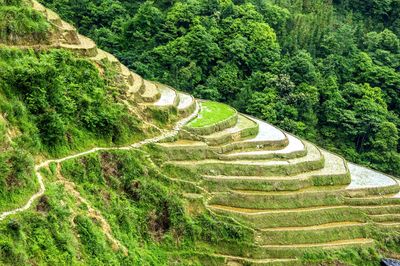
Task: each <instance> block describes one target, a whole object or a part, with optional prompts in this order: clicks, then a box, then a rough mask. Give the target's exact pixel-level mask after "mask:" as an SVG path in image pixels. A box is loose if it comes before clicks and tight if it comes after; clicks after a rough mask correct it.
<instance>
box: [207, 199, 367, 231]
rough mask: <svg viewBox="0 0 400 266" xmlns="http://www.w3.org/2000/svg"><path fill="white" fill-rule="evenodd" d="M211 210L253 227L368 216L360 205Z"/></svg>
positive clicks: (360, 220) (331, 221)
mask: <svg viewBox="0 0 400 266" xmlns="http://www.w3.org/2000/svg"><path fill="white" fill-rule="evenodd" d="M207 208H209V209H210V210H211V211H213V212H216V213H219V214H222V215H226V216H229V217H232V218H234V219H235V220H238V221H240V222H242V223H245V224H248V225H250V226H252V227H254V228H258V229H263V228H266V227H268V228H274V227H290V226H298V227H300V226H316V225H320V224H327V223H334V222H345V221H357V222H366V221H367V220H368V216H367V215H366V214H365V213H364V212H363V210H362V208H361V207H358V208H355V207H349V206H346V205H339V206H319V207H307V208H294V209H280V210H279V209H252V208H235V207H229V206H221V205H208V206H207Z"/></svg>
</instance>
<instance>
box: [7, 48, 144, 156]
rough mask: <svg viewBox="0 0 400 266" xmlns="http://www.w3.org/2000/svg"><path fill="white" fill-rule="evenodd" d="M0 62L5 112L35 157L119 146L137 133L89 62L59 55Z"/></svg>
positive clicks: (10, 54)
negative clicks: (99, 143) (91, 144)
mask: <svg viewBox="0 0 400 266" xmlns="http://www.w3.org/2000/svg"><path fill="white" fill-rule="evenodd" d="M0 60H1V61H0V63H1V65H2V68H1V71H0V77H1V79H2V81H3V82H2V86H1V87H0V89H1V94H2V95H3V106H2V108H1V109H2V112H3V113H7V115H8V117H7V119H8V120H9V121H10V123H11V124H12V125H14V126H16V127H19V128H20V129H21V130H22V131H23V134H22V136H21V138H22V139H21V140H16V141H17V142H18V141H20V142H21V145H24V146H28V147H31V149H30V151H31V152H49V153H52V154H55V155H56V154H61V153H66V152H68V151H69V150H76V149H82V147H81V146H82V145H84V146H86V145H87V144H88V142H90V141H96V139H102V141H104V142H106V143H117V144H118V143H123V142H127V141H129V140H131V139H132V137H131V136H129V135H130V134H129V133H130V132H139V131H138V126H139V123H138V121H137V120H136V119H135V118H134V117H132V116H129V115H128V112H126V107H125V106H123V105H122V104H119V103H118V102H117V101H116V100H115V99H116V98H115V96H116V95H118V92H115V90H114V89H113V88H112V87H110V86H109V85H108V83H107V82H106V81H105V80H104V79H103V78H102V77H101V76H100V75H99V72H98V70H97V69H96V67H95V66H94V65H93V64H92V63H90V62H89V61H87V60H84V59H79V58H76V57H74V56H73V55H72V54H70V53H67V52H63V51H58V50H54V51H49V52H43V53H39V54H35V53H33V52H32V51H30V52H20V51H17V50H8V49H2V50H1V51H0ZM116 93H117V94H116ZM10 103H13V104H10ZM24 133H29V136H30V140H28V139H25V138H26V137H27V135H25V134H24ZM29 142H31V143H29ZM85 143H86V144H85Z"/></svg>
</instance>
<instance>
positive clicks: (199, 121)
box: [181, 102, 238, 140]
mask: <svg viewBox="0 0 400 266" xmlns="http://www.w3.org/2000/svg"><path fill="white" fill-rule="evenodd" d="M237 120H238V113H237V111H236V110H235V109H233V108H232V107H230V106H228V105H226V104H222V103H216V102H201V110H200V112H199V114H198V116H197V118H195V119H193V120H192V121H191V122H189V123H188V124H187V125H186V126H185V127H184V131H181V137H182V138H186V139H194V140H196V135H209V134H212V133H215V132H218V131H222V130H224V129H227V128H230V127H233V126H234V125H235V124H236V123H237Z"/></svg>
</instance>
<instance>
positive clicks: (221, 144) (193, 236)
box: [0, 0, 400, 265]
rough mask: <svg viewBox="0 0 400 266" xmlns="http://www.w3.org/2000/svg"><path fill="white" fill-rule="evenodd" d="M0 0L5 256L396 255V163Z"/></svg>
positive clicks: (33, 261)
mask: <svg viewBox="0 0 400 266" xmlns="http://www.w3.org/2000/svg"><path fill="white" fill-rule="evenodd" d="M0 3H1V4H2V5H1V6H0V12H11V13H12V14H14V13H13V12H14V11H9V10H20V11H18V12H17V14H18V16H14V15H10V16H7V18H9V19H7V20H6V21H5V22H4V24H1V27H2V28H1V29H2V32H3V33H4V35H2V36H3V37H2V38H1V39H0V42H1V44H0V66H1V67H0V97H1V98H0V103H1V104H0V111H1V112H0V114H1V119H0V129H1V135H0V137H1V139H0V141H1V156H0V166H1V170H2V171H1V174H0V182H1V185H0V189H1V193H0V232H1V234H0V263H1V264H4V265H310V264H319V265H320V264H321V263H322V264H340V263H344V264H355V265H377V264H378V263H379V259H380V258H381V257H382V256H384V255H390V256H399V255H398V254H399V249H398V248H399V241H400V240H399V237H398V230H400V229H399V228H400V223H399V213H400V196H399V195H400V193H399V192H400V186H399V184H398V182H397V180H396V179H394V178H393V177H391V176H388V175H384V174H381V173H379V172H375V171H373V170H370V169H367V168H364V167H361V166H358V165H355V164H352V163H348V162H347V161H346V160H345V159H343V158H342V157H340V156H338V155H335V154H332V153H330V152H328V151H326V150H323V149H320V148H319V147H318V146H316V145H314V144H312V143H310V142H308V141H304V140H302V139H300V138H298V137H296V136H294V135H292V134H289V133H287V132H285V131H282V130H280V129H278V128H276V127H274V126H272V125H270V124H268V123H267V122H264V121H262V120H259V119H257V118H254V117H252V116H249V115H245V114H241V113H239V112H238V111H237V110H236V109H234V108H233V107H230V106H228V105H225V104H222V103H218V102H210V101H203V100H198V99H195V98H194V97H192V96H191V95H189V94H186V93H182V92H179V91H176V90H175V89H173V88H172V87H170V86H167V85H164V84H161V83H157V82H153V81H150V80H146V79H143V78H142V77H141V76H139V75H138V74H136V73H134V72H132V71H130V70H129V69H128V68H127V67H125V66H124V65H123V64H121V63H120V62H119V61H118V60H117V59H116V58H115V57H114V56H113V55H111V54H109V53H107V52H105V51H103V50H101V49H98V48H97V46H96V44H95V43H94V42H93V41H92V40H90V39H88V38H87V37H84V36H82V35H80V34H78V32H77V31H76V29H75V28H74V27H72V26H71V25H70V24H68V23H66V22H65V21H63V20H61V19H60V17H59V16H58V15H57V14H56V13H54V12H52V11H51V10H49V9H47V8H45V7H44V6H42V5H41V4H39V3H38V2H36V1H34V0H32V1H22V0H20V1H8V0H5V1H1V2H0ZM21 10H24V11H21ZM21 14H24V16H25V18H24V20H23V21H22V22H21V20H19V16H20V15H21ZM19 23H22V24H21V25H22V26H21V27H15V25H17V24H19ZM9 36H13V37H9Z"/></svg>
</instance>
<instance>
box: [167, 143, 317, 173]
mask: <svg viewBox="0 0 400 266" xmlns="http://www.w3.org/2000/svg"><path fill="white" fill-rule="evenodd" d="M305 145H306V147H307V150H308V153H307V156H305V157H302V158H296V159H289V160H259V161H249V160H248V161H246V160H238V161H222V160H201V161H170V162H166V163H165V165H173V166H175V167H178V168H185V169H188V170H192V171H195V172H197V173H198V174H201V175H231V176H235V175H243V176H276V175H296V174H299V173H303V172H306V171H312V170H317V169H321V168H322V167H323V166H324V157H323V155H322V154H321V152H320V151H319V150H318V148H317V147H316V146H314V145H313V144H310V143H308V142H307V143H305Z"/></svg>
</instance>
